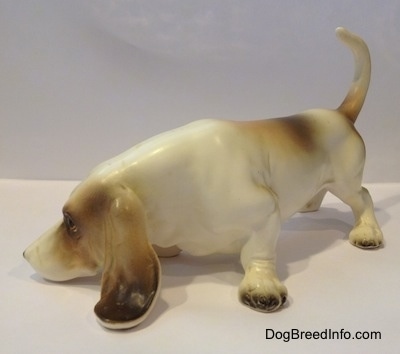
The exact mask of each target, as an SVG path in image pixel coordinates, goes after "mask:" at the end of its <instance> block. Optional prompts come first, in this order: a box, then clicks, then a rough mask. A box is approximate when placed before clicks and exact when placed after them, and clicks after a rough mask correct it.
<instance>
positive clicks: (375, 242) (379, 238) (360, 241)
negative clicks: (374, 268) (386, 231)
mask: <svg viewBox="0 0 400 354" xmlns="http://www.w3.org/2000/svg"><path fill="white" fill-rule="evenodd" d="M349 240H350V242H351V244H353V245H354V246H356V247H359V248H377V247H380V246H381V245H382V243H383V235H382V231H381V230H380V229H379V227H374V226H371V225H365V224H362V225H359V226H356V227H354V229H353V230H351V232H350V234H349Z"/></svg>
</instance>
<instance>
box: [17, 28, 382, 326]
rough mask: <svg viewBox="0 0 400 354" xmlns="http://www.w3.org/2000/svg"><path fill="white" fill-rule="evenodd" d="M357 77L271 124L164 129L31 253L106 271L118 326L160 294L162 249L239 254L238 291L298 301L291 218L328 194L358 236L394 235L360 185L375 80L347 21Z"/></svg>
mask: <svg viewBox="0 0 400 354" xmlns="http://www.w3.org/2000/svg"><path fill="white" fill-rule="evenodd" d="M336 32H337V35H338V36H339V38H340V39H341V40H342V41H343V42H344V43H345V44H347V45H348V46H349V47H350V48H351V50H352V51H353V54H354V57H355V75H354V79H353V82H352V84H351V87H350V89H349V92H348V94H347V96H346V98H345V99H344V101H343V103H342V104H341V105H340V107H339V108H338V109H336V110H329V109H313V110H308V111H305V112H303V113H300V114H298V115H294V116H291V117H286V118H277V119H269V120H260V121H247V122H235V121H221V120H201V121H197V122H194V123H191V124H189V125H186V126H184V127H181V128H178V129H175V130H172V131H169V132H166V133H163V134H160V135H158V136H156V137H154V138H152V139H149V140H147V141H145V142H144V143H142V144H139V145H137V146H135V147H133V148H132V149H130V150H128V151H126V152H124V153H122V154H121V155H119V156H117V157H115V158H113V159H111V160H109V161H106V162H104V163H102V164H100V165H99V166H98V167H97V168H95V169H94V170H93V171H92V173H91V174H90V175H89V177H88V178H87V179H86V180H85V181H83V182H82V183H81V184H80V185H78V187H77V188H76V189H75V190H74V191H73V192H72V194H71V196H70V198H69V200H68V201H67V202H66V204H65V205H64V208H63V215H64V219H63V221H61V222H59V223H58V224H56V225H55V226H54V227H53V228H51V229H50V230H48V231H47V232H46V233H45V234H44V235H42V236H41V237H40V238H39V239H38V240H37V241H35V242H34V243H33V244H32V245H30V246H29V247H28V248H27V249H26V251H25V252H24V257H25V258H26V259H27V260H28V261H29V263H30V264H31V265H32V267H33V268H34V269H35V270H36V271H37V272H38V273H39V274H41V275H42V276H43V277H44V278H47V279H49V280H54V281H63V280H67V279H72V278H75V277H82V276H91V275H95V274H96V273H98V272H101V271H102V272H103V277H102V284H101V298H100V301H99V302H98V303H97V305H96V306H95V308H94V311H95V313H96V315H97V317H98V320H99V322H100V323H101V324H102V325H103V326H104V327H107V328H112V329H123V328H130V327H134V326H136V325H138V324H139V323H141V322H142V321H143V320H144V319H145V318H146V316H147V315H148V314H149V312H150V311H151V309H152V307H153V306H154V303H155V301H156V298H157V296H158V294H159V292H160V278H161V269H160V263H159V261H158V256H167V257H170V256H175V255H178V254H179V252H180V251H181V250H183V251H185V252H187V253H189V254H192V255H208V254H211V253H240V259H241V263H242V265H243V268H244V271H245V274H244V278H243V280H242V282H241V284H240V286H239V298H240V300H241V301H242V302H243V303H244V304H245V305H247V306H249V307H251V308H253V309H255V310H258V311H262V312H270V311H274V310H276V309H278V308H279V307H281V306H282V304H284V303H285V301H286V298H287V290H286V287H285V286H284V285H283V284H282V283H281V282H280V281H279V279H278V277H277V275H276V271H275V259H276V254H275V246H276V242H277V238H278V235H279V232H280V228H281V223H282V221H284V220H285V219H287V218H289V217H290V216H291V215H293V214H294V213H296V212H298V211H314V210H317V209H318V208H319V206H320V204H321V201H322V199H323V197H324V195H325V193H326V191H329V192H331V193H333V194H334V195H336V196H337V197H338V198H340V199H341V200H342V201H343V202H344V203H346V204H348V205H349V206H350V207H351V209H352V210H353V213H354V217H355V226H354V228H353V229H352V231H351V232H350V235H349V238H350V242H351V243H352V244H354V245H355V246H358V247H360V248H375V247H379V246H380V245H381V243H382V241H383V237H382V233H381V230H380V228H379V226H378V224H377V221H376V218H375V215H374V208H373V203H372V200H371V198H370V195H369V193H368V191H367V190H366V189H365V188H363V187H362V186H361V179H362V173H363V167H364V160H365V148H364V143H363V140H362V138H361V137H360V135H359V134H358V133H357V131H356V130H355V128H354V122H355V120H356V118H357V116H358V114H359V112H360V110H361V107H362V105H363V103H364V99H365V96H366V94H367V90H368V86H369V81H370V71H371V66H370V57H369V51H368V47H367V46H366V44H365V43H364V41H363V40H362V39H361V38H359V37H357V36H356V35H354V34H352V33H350V32H348V31H347V30H346V29H344V28H338V29H337V30H336Z"/></svg>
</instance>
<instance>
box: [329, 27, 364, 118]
mask: <svg viewBox="0 0 400 354" xmlns="http://www.w3.org/2000/svg"><path fill="white" fill-rule="evenodd" d="M336 35H337V36H338V37H339V38H340V39H341V40H342V41H343V42H344V43H345V44H346V45H347V46H349V47H350V49H351V50H352V52H353V55H354V61H355V71H354V78H353V82H352V84H351V86H350V89H349V91H348V92H347V95H346V97H345V99H344V100H343V102H342V104H341V105H340V106H339V108H338V109H337V110H338V111H339V112H340V113H342V114H344V115H345V116H346V117H347V118H348V119H349V120H350V121H352V122H353V123H354V122H355V121H356V119H357V117H358V114H359V113H360V111H361V108H362V106H363V104H364V100H365V97H366V95H367V92H368V86H369V81H370V77H371V58H370V55H369V50H368V47H367V45H366V44H365V42H364V41H363V40H362V39H361V38H360V37H358V36H356V35H355V34H353V33H351V32H349V31H348V30H346V29H345V28H343V27H338V28H337V29H336Z"/></svg>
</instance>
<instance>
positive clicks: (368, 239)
mask: <svg viewBox="0 0 400 354" xmlns="http://www.w3.org/2000/svg"><path fill="white" fill-rule="evenodd" d="M331 192H332V193H333V194H334V195H336V196H337V197H338V198H340V199H341V200H342V201H343V202H344V203H346V204H347V205H349V206H350V207H351V209H352V211H353V214H354V218H355V223H354V227H353V229H352V230H351V231H350V234H349V240H350V242H351V243H352V244H353V245H354V246H357V247H360V248H377V247H379V246H380V245H381V244H382V242H383V235H382V231H381V229H380V227H379V225H378V222H377V220H376V217H375V213H374V205H373V202H372V199H371V196H370V194H369V192H368V190H367V189H366V188H363V187H360V188H359V189H358V190H356V192H351V193H350V192H349V190H348V186H346V187H343V188H335V189H333V190H331Z"/></svg>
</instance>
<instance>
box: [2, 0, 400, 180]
mask: <svg viewBox="0 0 400 354" xmlns="http://www.w3.org/2000/svg"><path fill="white" fill-rule="evenodd" d="M399 18H400V5H399V2H398V1H397V0H385V1H379V2H378V1H375V0H359V1H348V0H334V1H318V0H304V1H286V0H285V1H256V0H248V1H241V0H232V1H227V0H221V1H210V0H202V1H193V0H185V1H174V0H169V1H167V0H154V1H147V0H136V1H128V0H114V1H106V0H91V1H88V0H86V1H82V0H79V1H78V0H68V1H54V0H52V1H50V0H49V1H46V0H37V1H11V0H9V1H7V0H0V48H1V50H0V78H1V79H0V97H1V102H0V178H23V179H29V178H30V179H82V178H84V177H85V176H86V174H87V173H88V172H89V171H90V170H91V169H92V168H93V167H94V166H95V165H97V164H98V163H99V162H101V161H103V160H105V159H107V158H110V157H112V156H114V155H116V154H117V153H119V152H122V151H123V150H125V149H127V148H129V147H131V146H132V145H134V144H136V143H138V142H140V141H142V140H143V139H145V138H147V137H150V136H152V135H155V134H156V133H159V132H161V131H164V130H168V129H171V128H174V127H176V126H179V125H182V124H184V123H187V122H190V121H193V120H196V119H200V118H209V117H215V118H229V119H241V120H245V119H255V118H268V117H274V116H283V115H288V114H292V113H297V112H299V111H302V110H304V109H308V108H313V107H327V108H335V107H337V106H338V104H339V103H340V102H341V100H342V98H343V97H344V95H345V93H346V92H347V89H348V87H349V84H350V81H351V79H352V76H353V59H352V57H351V54H350V52H349V51H348V49H347V48H346V47H344V46H343V45H342V44H341V43H340V42H339V41H338V40H337V39H336V38H335V35H334V29H335V28H336V27H337V26H339V25H341V26H346V27H348V28H349V29H350V30H352V31H354V32H356V33H358V34H360V35H361V36H362V37H363V38H364V39H365V40H366V41H367V42H368V44H369V47H370V50H371V54H372V59H373V78H372V83H371V88H370V92H369V95H368V97H367V101H366V104H365V106H364V109H363V111H362V114H361V116H360V117H359V120H358V121H357V127H358V129H359V131H360V132H361V135H362V136H363V137H364V140H365V141H366V145H367V153H368V158H367V165H366V169H365V181H366V182H397V181H400V168H399V162H398V151H399V149H400V139H399V138H398V132H399V130H400V129H399V128H400V123H399V121H400V119H399V117H398V113H399V89H400V46H399V43H400V21H399ZM349 153H350V152H349Z"/></svg>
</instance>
